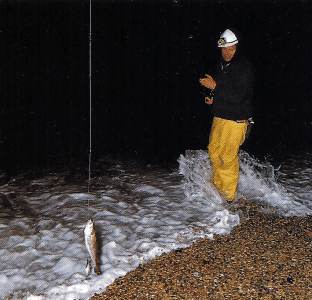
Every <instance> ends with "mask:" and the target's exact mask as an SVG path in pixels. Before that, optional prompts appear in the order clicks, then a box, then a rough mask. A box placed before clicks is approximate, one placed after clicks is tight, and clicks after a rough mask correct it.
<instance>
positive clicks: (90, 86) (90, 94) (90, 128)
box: [88, 0, 92, 210]
mask: <svg viewBox="0 0 312 300" xmlns="http://www.w3.org/2000/svg"><path fill="white" fill-rule="evenodd" d="M89 7H90V16H89V122H90V123H89V138H90V140H89V170H88V174H89V176H88V194H89V192H90V184H91V153H92V151H91V150H92V148H91V145H92V144H91V143H92V120H91V118H92V89H91V88H92V85H91V83H92V82H91V72H92V68H91V66H92V64H91V53H92V52H91V46H92V42H91V41H92V40H91V33H92V31H91V29H92V28H91V20H92V19H91V16H92V14H91V0H90V4H89ZM89 201H90V200H89V197H88V210H89Z"/></svg>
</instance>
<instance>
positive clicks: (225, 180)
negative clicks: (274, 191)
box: [199, 29, 254, 203]
mask: <svg viewBox="0 0 312 300" xmlns="http://www.w3.org/2000/svg"><path fill="white" fill-rule="evenodd" d="M218 47H219V48H221V58H220V60H219V62H218V64H217V67H216V73H215V75H214V78H213V77H211V76H210V75H207V74H206V75H205V78H200V80H199V82H200V84H201V85H203V86H204V87H205V90H206V91H209V94H208V95H205V102H206V103H207V104H209V105H211V107H212V113H213V116H214V118H213V123H212V127H211V131H210V136H209V145H208V152H209V156H210V160H211V163H212V170H213V181H214V185H215V186H216V188H217V189H218V190H219V192H220V194H221V196H222V197H224V198H225V199H226V201H227V202H228V203H232V202H233V200H234V198H235V194H236V189H237V183H238V176H239V158H238V150H239V147H240V146H241V145H242V143H243V142H244V140H245V136H246V131H247V126H251V123H253V121H252V106H251V98H252V94H253V83H254V71H253V67H252V65H251V64H250V62H249V61H248V60H247V59H246V58H245V57H243V56H241V53H240V50H241V49H240V47H241V38H240V37H239V35H238V33H237V31H234V30H230V29H226V30H225V31H224V32H223V33H222V34H221V36H220V39H219V40H218ZM206 88H207V89H206Z"/></svg>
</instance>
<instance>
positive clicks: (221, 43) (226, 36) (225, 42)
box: [218, 29, 238, 48]
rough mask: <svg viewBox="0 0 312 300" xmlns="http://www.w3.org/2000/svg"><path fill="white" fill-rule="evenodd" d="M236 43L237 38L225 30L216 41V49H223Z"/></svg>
mask: <svg viewBox="0 0 312 300" xmlns="http://www.w3.org/2000/svg"><path fill="white" fill-rule="evenodd" d="M237 43H238V40H237V37H236V35H235V34H234V32H233V31H231V30H230V29H226V30H225V31H224V32H223V33H222V34H221V36H220V39H219V40H218V47H221V48H225V47H230V46H233V45H235V44H237Z"/></svg>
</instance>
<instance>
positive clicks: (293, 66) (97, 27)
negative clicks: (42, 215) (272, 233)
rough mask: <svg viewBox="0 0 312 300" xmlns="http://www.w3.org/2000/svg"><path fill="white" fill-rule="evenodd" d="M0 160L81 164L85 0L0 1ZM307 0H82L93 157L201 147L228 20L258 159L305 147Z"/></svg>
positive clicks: (85, 129)
mask: <svg viewBox="0 0 312 300" xmlns="http://www.w3.org/2000/svg"><path fill="white" fill-rule="evenodd" d="M0 9H1V32H0V34H1V39H0V41H1V49H0V50H1V78H0V80H1V81H0V82H1V83H0V87H1V107H0V110H1V139H2V144H1V163H2V166H1V169H2V170H5V171H8V172H9V171H10V172H13V171H22V170H24V169H25V168H35V167H39V168H43V169H45V168H49V167H52V166H63V165H70V166H76V165H77V164H78V165H81V166H83V167H84V166H86V167H87V160H88V154H89V78H88V73H89V71H88V64H89V54H88V51H89V1H52V0H51V1H1V2H0ZM311 12H312V3H311V2H310V1H299V0H293V1H208V0H207V1H197V0H192V1H179V0H178V1H148V0H145V1H136V0H134V1H121V0H119V1H105V0H103V1H95V0H93V1H92V108H93V114H92V132H93V134H92V140H93V143H92V149H93V150H92V151H93V152H92V155H93V161H94V162H95V161H96V160H97V159H98V158H99V157H101V156H102V155H103V154H122V155H124V156H133V157H138V158H139V159H142V160H143V159H147V160H150V161H155V160H157V161H159V162H162V161H171V160H176V159H177V158H178V156H179V154H180V153H184V152H185V150H186V149H205V148H206V145H207V143H208V134H209V131H210V124H211V120H212V117H211V114H210V110H209V107H208V106H207V105H206V104H205V103H204V100H203V95H202V88H201V86H200V85H199V83H198V79H199V77H202V76H203V75H204V74H205V73H208V74H209V73H211V72H212V70H213V69H214V65H215V62H216V59H217V58H218V57H219V56H220V50H219V49H218V48H217V47H216V41H217V40H218V38H219V35H220V33H221V32H222V31H223V30H224V29H226V27H227V26H231V27H236V28H238V29H239V30H240V31H241V33H242V36H243V41H242V45H243V49H244V51H245V53H246V55H247V56H248V57H249V59H250V60H251V62H252V63H253V64H254V66H255V68H256V72H257V83H256V86H255V92H254V107H255V113H254V119H255V121H256V125H255V126H254V129H253V131H252V134H251V137H250V139H249V140H248V141H247V142H246V143H245V144H244V146H243V149H245V150H247V151H248V152H249V153H250V154H255V155H256V156H258V157H263V156H265V155H271V156H274V157H279V156H282V155H290V154H293V153H297V152H298V151H305V152H310V153H311V152H312V145H311V142H310V137H311V133H312V132H311V131H312V130H311V128H312V125H311V122H312V120H311V110H312V104H311V99H312V90H311V79H310V78H311V75H312V71H311V70H312V59H311V55H310V51H311V49H312V47H311V46H312V45H311V44H312V20H311V17H310V16H311Z"/></svg>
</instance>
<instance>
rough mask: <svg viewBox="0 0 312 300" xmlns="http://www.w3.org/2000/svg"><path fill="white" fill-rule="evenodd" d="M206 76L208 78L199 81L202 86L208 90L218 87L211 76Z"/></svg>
mask: <svg viewBox="0 0 312 300" xmlns="http://www.w3.org/2000/svg"><path fill="white" fill-rule="evenodd" d="M205 76H206V78H200V79H199V82H200V84H201V85H202V86H204V87H206V88H208V89H211V90H213V89H214V88H215V87H216V82H215V81H214V79H213V78H212V77H211V76H210V75H207V74H205Z"/></svg>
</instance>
